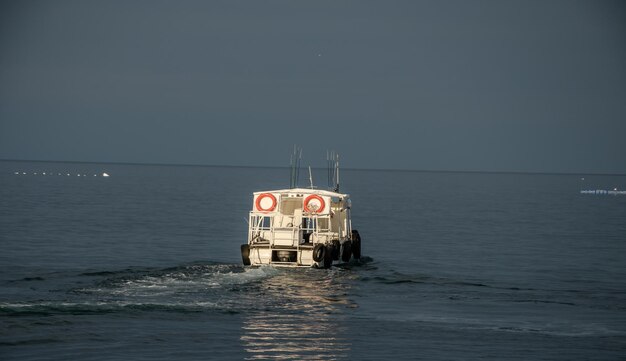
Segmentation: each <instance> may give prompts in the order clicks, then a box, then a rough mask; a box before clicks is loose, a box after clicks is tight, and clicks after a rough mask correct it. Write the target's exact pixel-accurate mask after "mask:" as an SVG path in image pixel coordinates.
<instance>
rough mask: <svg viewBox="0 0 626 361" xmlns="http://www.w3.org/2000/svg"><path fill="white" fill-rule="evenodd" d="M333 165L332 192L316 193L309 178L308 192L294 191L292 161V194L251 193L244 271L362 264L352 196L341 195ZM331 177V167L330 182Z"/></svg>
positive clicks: (277, 192) (306, 190)
mask: <svg viewBox="0 0 626 361" xmlns="http://www.w3.org/2000/svg"><path fill="white" fill-rule="evenodd" d="M333 157H335V156H333ZM334 161H335V167H334V170H333V171H332V172H334V175H333V180H334V181H335V187H334V189H333V190H320V189H315V188H314V187H313V185H312V183H313V181H312V178H311V188H300V187H297V186H296V184H297V173H298V171H297V170H296V169H295V166H294V164H295V163H294V162H293V158H292V182H291V184H292V186H293V187H292V188H288V189H278V190H268V191H259V192H254V194H253V200H252V210H251V211H250V214H249V219H248V242H247V243H246V244H243V245H242V246H241V256H242V260H243V264H244V265H246V266H249V265H251V266H261V265H272V266H279V267H317V268H328V267H330V266H331V265H333V264H339V263H345V262H350V260H352V259H357V260H358V259H360V258H361V237H360V235H359V232H358V231H357V230H355V229H352V222H351V213H350V212H351V210H350V208H351V201H350V196H349V195H348V194H345V193H339V163H338V158H336V159H334ZM330 173H331V170H330V167H329V179H330ZM309 174H310V168H309ZM294 178H295V181H294Z"/></svg>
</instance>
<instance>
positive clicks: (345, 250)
mask: <svg viewBox="0 0 626 361" xmlns="http://www.w3.org/2000/svg"><path fill="white" fill-rule="evenodd" d="M350 257H352V242H351V241H350V240H347V241H345V242H343V243H342V244H341V260H342V261H344V262H350Z"/></svg>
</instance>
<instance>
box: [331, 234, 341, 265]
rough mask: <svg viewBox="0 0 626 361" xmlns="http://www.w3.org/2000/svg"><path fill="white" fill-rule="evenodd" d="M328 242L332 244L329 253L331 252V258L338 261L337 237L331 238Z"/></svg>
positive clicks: (339, 249) (339, 251) (338, 244)
mask: <svg viewBox="0 0 626 361" xmlns="http://www.w3.org/2000/svg"><path fill="white" fill-rule="evenodd" d="M330 242H331V243H332V244H333V248H332V252H330V253H331V254H332V257H333V260H334V261H338V260H339V254H340V253H341V243H340V242H339V240H338V239H333V240H332V241H330Z"/></svg>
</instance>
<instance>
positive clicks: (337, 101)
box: [0, 0, 626, 173]
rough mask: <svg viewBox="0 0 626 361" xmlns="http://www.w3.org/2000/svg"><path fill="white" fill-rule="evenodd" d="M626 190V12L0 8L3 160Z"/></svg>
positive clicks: (421, 4)
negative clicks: (374, 172) (396, 171)
mask: <svg viewBox="0 0 626 361" xmlns="http://www.w3.org/2000/svg"><path fill="white" fill-rule="evenodd" d="M293 144H299V145H301V146H302V147H303V148H304V160H303V164H304V165H307V164H313V165H314V166H315V165H323V164H325V163H324V161H325V155H326V150H327V149H335V150H337V151H338V152H339V153H341V155H342V159H343V162H342V163H343V165H344V166H345V167H351V168H407V169H430V170H485V171H547V172H609V173H610V172H617V173H626V2H624V1H571V0H565V1H532V0H528V1H499V0H490V1H467V0H463V1H446V0H443V1H417V0H412V1H382V0H381V1H341V0H339V1H337V0H332V1H319V0H315V1H297V0H296V1H293V0H285V1H232V0H228V1H213V0H211V1H154V0H146V1H85V0H77V1H65V0H58V1H6V0H4V1H2V2H1V3H0V158H2V159H37V160H73V161H104V162H149V163H183V164H230V165H279V166H282V165H287V164H288V161H289V155H290V152H291V149H292V147H293Z"/></svg>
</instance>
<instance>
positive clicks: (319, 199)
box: [304, 194, 326, 213]
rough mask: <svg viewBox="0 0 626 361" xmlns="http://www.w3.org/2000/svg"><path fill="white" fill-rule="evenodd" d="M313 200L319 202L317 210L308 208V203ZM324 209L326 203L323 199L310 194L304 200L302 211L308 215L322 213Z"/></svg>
mask: <svg viewBox="0 0 626 361" xmlns="http://www.w3.org/2000/svg"><path fill="white" fill-rule="evenodd" d="M313 199H317V201H318V202H320V206H319V208H316V209H311V208H309V203H310V202H311V201H312V200H313ZM324 207H326V202H324V198H322V197H320V196H318V195H317V194H311V195H310V196H308V197H306V199H305V200H304V211H305V212H308V213H322V211H323V210H324Z"/></svg>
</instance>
